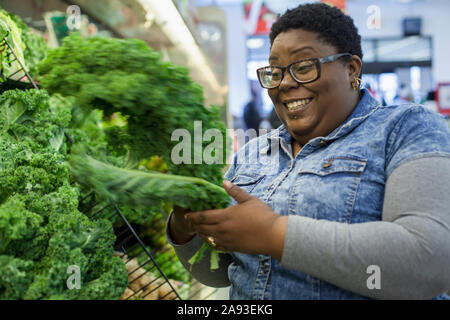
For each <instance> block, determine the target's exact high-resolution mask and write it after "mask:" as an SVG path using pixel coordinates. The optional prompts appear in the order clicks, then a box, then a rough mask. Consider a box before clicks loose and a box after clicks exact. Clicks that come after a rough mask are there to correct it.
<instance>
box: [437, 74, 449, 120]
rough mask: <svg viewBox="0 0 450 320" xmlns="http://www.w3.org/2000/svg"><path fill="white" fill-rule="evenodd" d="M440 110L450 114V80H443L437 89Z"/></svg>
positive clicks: (442, 112)
mask: <svg viewBox="0 0 450 320" xmlns="http://www.w3.org/2000/svg"><path fill="white" fill-rule="evenodd" d="M436 102H437V108H438V112H439V113H441V114H445V115H449V116H450V82H448V83H445V82H441V83H439V84H438V86H437V90H436Z"/></svg>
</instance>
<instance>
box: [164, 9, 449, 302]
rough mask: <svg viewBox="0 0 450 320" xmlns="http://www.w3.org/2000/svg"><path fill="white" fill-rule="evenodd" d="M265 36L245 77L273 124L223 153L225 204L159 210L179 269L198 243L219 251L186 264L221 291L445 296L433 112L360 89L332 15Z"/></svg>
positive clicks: (357, 58)
mask: <svg viewBox="0 0 450 320" xmlns="http://www.w3.org/2000/svg"><path fill="white" fill-rule="evenodd" d="M270 39H271V44H272V46H271V50H270V58H269V62H268V64H269V65H268V66H267V67H263V68H260V69H258V71H257V72H258V78H259V81H260V83H261V86H262V87H264V88H266V89H267V90H268V93H269V96H270V98H271V100H272V102H273V103H274V105H275V110H276V112H277V114H278V116H279V118H280V120H281V121H282V123H283V124H282V125H281V126H280V127H279V128H277V129H276V130H273V131H271V132H270V133H268V134H266V135H262V136H260V137H258V138H256V139H253V140H251V141H250V142H249V143H247V144H246V145H245V146H244V147H243V148H242V149H241V150H239V151H238V152H237V154H236V155H235V157H234V162H233V164H232V165H231V167H230V169H229V170H228V172H227V173H226V175H225V178H226V179H227V180H229V181H231V182H232V183H231V182H225V183H224V187H225V189H226V190H227V192H228V193H229V194H230V195H231V196H232V198H233V199H234V200H233V201H232V203H231V205H230V206H229V207H228V208H226V209H221V210H207V211H200V212H186V211H179V210H175V212H174V213H173V214H172V215H171V217H170V218H169V219H170V221H169V222H170V223H169V224H168V225H169V228H168V229H167V238H168V240H169V242H170V243H171V244H172V245H173V246H174V248H175V250H176V252H177V254H178V256H179V258H180V260H181V261H182V263H183V264H184V265H185V266H186V267H187V268H188V269H189V267H190V266H189V264H188V263H187V261H188V259H189V258H190V257H191V256H192V255H193V254H194V253H195V251H196V250H198V249H199V248H200V246H201V245H202V244H203V242H204V241H208V242H209V243H210V244H211V245H213V246H214V247H216V248H217V249H218V250H221V251H223V252H227V253H221V254H220V256H221V257H220V268H219V269H218V270H215V271H214V272H211V271H210V270H209V261H208V259H205V260H204V261H203V262H200V263H199V264H195V265H194V266H193V267H192V270H191V272H192V274H193V275H194V277H196V278H197V279H198V280H199V281H201V282H203V283H205V284H207V285H210V286H217V287H220V286H228V285H231V289H230V298H231V299H367V298H376V299H449V297H448V296H447V295H446V294H445V293H444V292H445V291H447V290H448V289H449V288H450V273H449V272H448V266H449V265H450V215H449V212H448V208H449V207H450V197H448V195H447V194H446V192H447V191H446V190H449V188H450V132H449V129H448V126H447V124H446V122H445V120H444V119H443V118H442V117H440V116H439V115H438V114H436V113H434V112H431V111H428V110H427V109H425V108H424V107H423V106H421V105H413V104H403V105H393V106H381V105H380V104H379V103H378V102H377V100H375V99H374V98H373V97H372V96H371V95H370V93H369V92H368V91H367V90H361V89H360V76H361V69H362V60H361V59H362V52H361V38H360V36H359V35H358V31H357V29H356V27H355V26H354V24H353V20H352V19H351V18H350V17H348V16H346V15H345V14H344V13H343V12H342V11H340V10H339V9H336V8H334V7H331V6H328V5H324V4H318V3H315V4H306V5H300V6H298V7H297V8H295V9H293V10H288V11H287V12H286V13H285V14H284V15H282V16H281V17H280V18H279V19H278V20H277V21H276V22H275V23H274V25H273V26H272V32H271V34H270ZM274 141H276V142H278V144H274V143H273V142H274ZM274 145H279V146H281V148H280V150H276V148H274ZM255 154H257V155H259V158H257V157H256V156H255ZM246 159H259V160H260V161H259V162H257V163H255V162H251V161H250V162H249V161H246ZM206 257H207V258H208V257H209V256H208V255H206ZM372 270H375V273H373V271H372Z"/></svg>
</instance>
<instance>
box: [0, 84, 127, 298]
mask: <svg viewBox="0 0 450 320" xmlns="http://www.w3.org/2000/svg"><path fill="white" fill-rule="evenodd" d="M52 101H53V102H55V101H57V100H52ZM50 104H51V100H50V98H49V96H48V94H47V93H46V91H45V90H42V91H37V90H34V89H33V90H28V91H19V90H13V91H6V92H4V93H3V94H2V95H0V299H117V298H119V297H120V296H121V294H122V293H123V291H124V290H125V288H126V287H127V282H128V281H127V279H128V275H127V272H126V268H125V265H124V263H123V261H122V260H121V259H120V258H118V257H113V250H114V249H113V245H114V241H115V236H114V232H113V229H112V225H111V223H110V222H109V221H108V220H104V219H98V220H93V219H89V218H88V217H87V216H86V215H84V214H83V213H81V212H80V211H78V199H79V190H78V188H76V187H73V186H72V185H71V179H70V170H69V165H68V162H67V155H68V148H67V144H66V143H64V131H63V130H62V128H64V127H67V126H68V125H69V123H70V121H71V114H70V109H69V108H64V107H55V108H52V109H53V110H52V111H50ZM71 266H76V267H77V268H78V270H79V271H80V273H79V275H80V279H79V280H80V283H79V285H80V289H72V290H71V289H70V286H68V283H67V281H68V279H69V277H70V275H71V274H70V273H68V272H69V270H70V267H71Z"/></svg>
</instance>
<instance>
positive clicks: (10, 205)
mask: <svg viewBox="0 0 450 320" xmlns="http://www.w3.org/2000/svg"><path fill="white" fill-rule="evenodd" d="M42 220H43V219H42V218H41V217H40V216H39V215H37V214H35V213H33V212H30V211H28V210H26V208H25V204H24V203H23V202H22V201H20V200H19V199H18V198H17V197H14V198H10V199H9V200H8V201H7V202H5V203H4V204H2V205H1V206H0V254H2V253H5V251H6V249H7V247H8V245H9V244H10V243H11V241H17V240H22V239H24V238H25V237H26V236H27V235H28V234H35V233H36V230H37V229H38V228H39V227H40V225H41V223H42Z"/></svg>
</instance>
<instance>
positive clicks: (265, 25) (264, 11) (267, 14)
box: [245, 3, 277, 35]
mask: <svg viewBox="0 0 450 320" xmlns="http://www.w3.org/2000/svg"><path fill="white" fill-rule="evenodd" d="M251 8H252V4H251V3H247V4H245V19H246V20H247V21H248V19H249V15H250V10H251ZM276 20H277V15H276V14H275V13H274V12H272V11H270V10H269V8H267V7H266V5H265V4H263V5H262V6H261V10H260V11H259V16H258V22H257V25H256V28H255V31H254V33H253V35H264V34H269V33H270V28H272V24H273V23H274V22H275V21H276Z"/></svg>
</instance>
